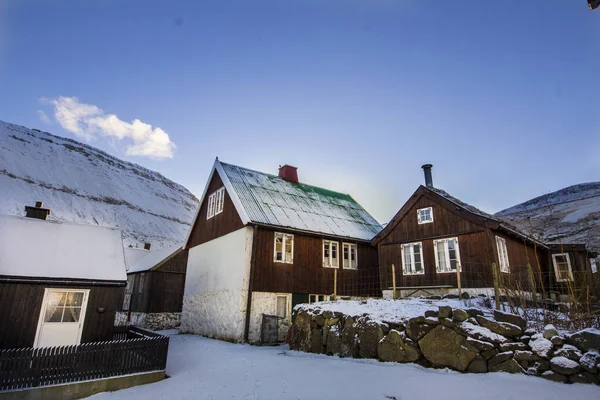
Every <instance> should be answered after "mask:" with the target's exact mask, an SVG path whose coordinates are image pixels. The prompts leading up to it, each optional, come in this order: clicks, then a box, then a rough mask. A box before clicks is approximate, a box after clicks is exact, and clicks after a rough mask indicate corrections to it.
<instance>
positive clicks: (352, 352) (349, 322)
mask: <svg viewBox="0 0 600 400" xmlns="http://www.w3.org/2000/svg"><path fill="white" fill-rule="evenodd" d="M356 334H357V329H356V326H355V322H354V318H352V317H347V318H346V319H345V320H344V328H342V338H341V339H342V343H341V347H340V356H341V357H358V341H357V336H356Z"/></svg>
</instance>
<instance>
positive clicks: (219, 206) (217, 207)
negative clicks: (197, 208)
mask: <svg viewBox="0 0 600 400" xmlns="http://www.w3.org/2000/svg"><path fill="white" fill-rule="evenodd" d="M224 203H225V186H223V187H222V188H220V189H217V190H216V191H214V192H213V193H211V194H210V196H208V209H207V210H206V219H211V218H212V217H214V216H215V215H218V214H221V213H222V212H223V204H224Z"/></svg>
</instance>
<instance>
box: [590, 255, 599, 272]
mask: <svg viewBox="0 0 600 400" xmlns="http://www.w3.org/2000/svg"><path fill="white" fill-rule="evenodd" d="M590 268H592V274H595V273H596V272H598V266H597V265H596V259H595V258H590Z"/></svg>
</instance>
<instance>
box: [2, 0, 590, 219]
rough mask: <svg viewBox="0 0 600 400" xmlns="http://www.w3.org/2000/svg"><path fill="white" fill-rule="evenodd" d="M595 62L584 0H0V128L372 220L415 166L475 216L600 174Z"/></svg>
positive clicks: (193, 180) (401, 190) (404, 194)
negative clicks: (309, 198) (258, 173)
mask: <svg viewBox="0 0 600 400" xmlns="http://www.w3.org/2000/svg"><path fill="white" fill-rule="evenodd" d="M599 66H600V10H596V11H590V10H589V9H588V8H587V4H586V1H585V0H578V1H575V0H529V1H509V0H505V1H496V2H489V1H475V0H472V1H460V0H457V1H437V2H431V1H419V0H397V1H394V0H368V1H367V0H362V1H358V0H347V1H341V0H340V1H337V0H327V1H326V0H320V1H311V0H303V1H291V0H290V1H288V0H279V1H250V0H247V1H226V0H221V1H214V2H213V1H178V2H166V1H165V2H155V1H127V2H123V1H112V0H104V1H75V0H73V1H66V0H65V1H52V0H45V1H41V0H40V1H28V0H19V1H16V0H15V1H6V0H0V93H1V94H2V95H1V96H0V119H2V120H4V121H7V122H12V123H17V124H21V125H25V126H28V127H31V128H39V129H42V130H45V131H49V132H52V133H54V134H57V135H62V136H69V137H74V138H78V139H79V140H83V141H87V142H88V143H89V144H91V145H94V146H97V147H100V148H102V149H104V150H106V151H108V152H110V153H112V154H114V155H116V156H118V157H121V158H124V159H127V160H129V161H133V162H136V163H139V164H141V165H143V166H145V167H148V168H151V169H154V170H157V171H159V172H161V173H163V174H164V175H165V176H167V177H169V178H171V179H173V180H175V181H177V182H179V183H181V184H183V185H184V186H186V187H188V188H189V189H190V190H191V191H192V192H194V193H196V194H197V195H200V194H201V193H202V190H203V189H204V184H205V181H206V178H207V175H208V173H209V170H210V167H211V165H212V163H213V161H214V158H215V157H216V156H218V157H219V158H220V159H221V160H223V161H225V162H230V163H234V164H238V165H242V166H246V167H249V168H253V169H258V170H262V171H265V172H272V173H276V172H277V167H278V165H280V164H284V163H288V164H293V165H297V166H298V167H299V170H298V171H299V176H300V180H302V181H304V182H306V183H311V184H315V185H319V186H323V187H327V188H330V189H334V190H339V191H343V192H347V193H350V194H351V195H352V196H353V197H354V198H356V199H357V200H358V201H359V202H360V203H361V204H362V205H363V206H364V207H365V208H366V209H367V210H368V211H370V212H371V213H372V214H373V215H374V216H375V217H376V218H377V219H378V220H380V221H381V222H387V220H389V218H390V217H391V216H393V214H394V213H395V212H396V211H397V210H398V209H399V208H400V207H401V205H402V204H403V203H404V202H405V201H406V200H407V198H408V197H409V196H410V195H411V194H412V193H413V192H414V190H416V188H417V186H418V185H419V184H421V183H422V181H423V177H422V171H421V169H420V166H421V165H422V164H424V163H432V164H434V169H433V176H434V183H435V185H436V186H438V187H440V188H443V189H445V190H447V191H449V192H450V193H452V194H453V195H455V196H457V197H459V198H461V199H462V200H464V201H467V202H469V203H471V204H473V205H475V206H478V207H480V208H482V209H484V210H486V211H488V212H496V211H499V210H500V209H503V208H506V207H509V206H511V205H514V204H516V203H518V202H521V201H524V200H527V199H529V198H531V197H534V196H538V195H541V194H544V193H547V192H550V191H554V190H557V189H560V188H562V187H565V186H568V185H571V184H576V183H581V182H588V181H597V180H599V179H598V177H599V175H600V174H599V173H600V78H599V75H598V68H599ZM73 98H77V99H73ZM86 105H87V107H86ZM46 117H47V120H46V121H44V119H46ZM134 120H139V121H140V122H138V123H136V124H132V121H134ZM173 144H174V145H175V147H173Z"/></svg>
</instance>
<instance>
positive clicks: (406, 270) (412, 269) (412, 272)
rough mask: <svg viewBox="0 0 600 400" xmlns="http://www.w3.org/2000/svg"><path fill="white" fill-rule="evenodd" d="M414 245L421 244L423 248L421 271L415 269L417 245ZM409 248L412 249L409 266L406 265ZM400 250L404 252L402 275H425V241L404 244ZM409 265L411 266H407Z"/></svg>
mask: <svg viewBox="0 0 600 400" xmlns="http://www.w3.org/2000/svg"><path fill="white" fill-rule="evenodd" d="M414 246H419V248H420V249H421V251H420V254H421V261H420V263H421V271H419V272H418V271H416V269H415V251H414V250H415V247H414ZM407 249H409V251H410V265H409V266H407V265H406V262H405V261H406V257H405V255H406V251H407ZM400 250H401V253H402V275H425V265H424V262H423V243H422V242H415V243H405V244H403V245H400ZM407 267H409V268H407Z"/></svg>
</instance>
